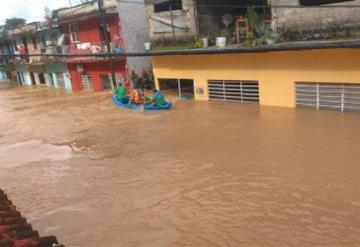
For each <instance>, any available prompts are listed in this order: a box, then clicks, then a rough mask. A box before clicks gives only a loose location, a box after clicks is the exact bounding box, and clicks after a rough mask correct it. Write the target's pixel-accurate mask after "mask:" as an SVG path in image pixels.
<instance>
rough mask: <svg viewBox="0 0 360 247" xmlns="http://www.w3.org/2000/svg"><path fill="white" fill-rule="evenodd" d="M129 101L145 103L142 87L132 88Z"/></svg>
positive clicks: (137, 103) (138, 103)
mask: <svg viewBox="0 0 360 247" xmlns="http://www.w3.org/2000/svg"><path fill="white" fill-rule="evenodd" d="M129 103H133V104H136V105H141V104H144V93H143V92H142V90H141V89H138V88H136V89H133V90H132V92H131V94H130V100H129Z"/></svg>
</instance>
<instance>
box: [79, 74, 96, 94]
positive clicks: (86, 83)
mask: <svg viewBox="0 0 360 247" xmlns="http://www.w3.org/2000/svg"><path fill="white" fill-rule="evenodd" d="M81 81H82V85H83V88H84V90H88V91H91V90H93V89H94V88H93V83H92V78H91V76H90V75H87V74H84V75H81Z"/></svg>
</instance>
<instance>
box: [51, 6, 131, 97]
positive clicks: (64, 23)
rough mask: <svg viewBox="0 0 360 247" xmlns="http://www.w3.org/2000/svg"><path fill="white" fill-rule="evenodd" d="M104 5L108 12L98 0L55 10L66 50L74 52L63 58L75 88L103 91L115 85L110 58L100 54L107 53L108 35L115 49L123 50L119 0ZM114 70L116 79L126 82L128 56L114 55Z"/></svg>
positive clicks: (63, 49) (115, 50) (56, 20)
mask: <svg viewBox="0 0 360 247" xmlns="http://www.w3.org/2000/svg"><path fill="white" fill-rule="evenodd" d="M104 8H105V13H104V14H101V13H100V12H99V10H98V5H97V2H89V3H85V4H81V5H78V6H75V7H72V8H67V9H60V10H56V11H54V16H55V22H56V23H57V24H58V25H59V27H60V29H61V31H62V33H63V36H62V53H63V54H65V55H71V57H65V58H64V59H63V60H62V61H63V62H64V63H66V64H67V67H68V70H69V75H70V80H71V83H72V88H73V90H74V91H80V90H91V91H103V90H109V89H112V87H113V82H112V76H111V74H112V68H111V66H110V63H109V59H108V58H107V57H101V56H98V57H96V55H101V54H102V53H107V46H106V39H107V36H108V37H109V38H110V49H111V52H113V53H121V52H123V50H122V49H123V48H122V47H123V40H122V36H121V27H120V19H119V15H118V12H117V2H116V1H115V0H114V1H112V0H111V1H110V0H107V1H104ZM103 18H105V20H106V23H107V25H105V26H104V24H103V21H102V19H103ZM87 55H88V56H87ZM114 70H115V79H116V83H117V84H123V83H126V82H127V79H126V78H127V71H126V59H125V58H121V57H118V58H114Z"/></svg>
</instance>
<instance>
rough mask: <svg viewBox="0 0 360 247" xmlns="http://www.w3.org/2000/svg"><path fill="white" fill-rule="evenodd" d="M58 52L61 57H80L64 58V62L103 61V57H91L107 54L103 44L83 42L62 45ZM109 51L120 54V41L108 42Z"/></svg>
mask: <svg viewBox="0 0 360 247" xmlns="http://www.w3.org/2000/svg"><path fill="white" fill-rule="evenodd" d="M60 50H61V54H63V55H81V56H79V57H76V56H74V57H66V58H65V59H66V60H89V59H90V60H94V59H95V60H96V59H104V57H96V56H92V55H100V54H104V53H107V47H106V43H105V42H83V43H76V44H71V45H63V46H61V49H60ZM110 50H111V52H112V53H121V52H122V51H123V49H122V45H121V42H120V40H115V41H112V42H110ZM84 55H89V56H84Z"/></svg>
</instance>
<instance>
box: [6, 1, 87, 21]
mask: <svg viewBox="0 0 360 247" xmlns="http://www.w3.org/2000/svg"><path fill="white" fill-rule="evenodd" d="M71 2H72V4H73V5H75V4H76V3H79V2H80V0H71ZM68 6H69V0H0V24H3V23H4V21H5V19H6V18H11V17H21V18H24V19H26V20H27V21H28V22H31V21H38V20H42V19H43V18H44V15H45V14H44V13H45V10H44V9H45V7H48V8H49V9H51V10H52V9H56V8H61V7H68Z"/></svg>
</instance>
